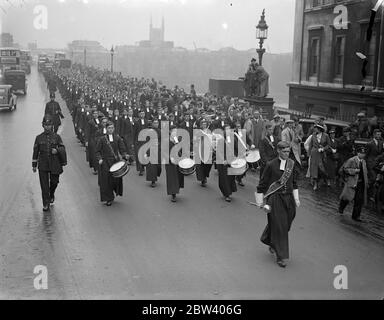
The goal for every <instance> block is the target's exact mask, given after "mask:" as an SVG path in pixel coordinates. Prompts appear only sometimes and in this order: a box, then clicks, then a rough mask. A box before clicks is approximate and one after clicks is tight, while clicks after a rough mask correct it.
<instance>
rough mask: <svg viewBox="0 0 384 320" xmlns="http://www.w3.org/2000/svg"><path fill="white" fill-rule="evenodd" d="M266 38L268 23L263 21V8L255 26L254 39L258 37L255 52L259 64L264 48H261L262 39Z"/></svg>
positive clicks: (261, 60)
mask: <svg viewBox="0 0 384 320" xmlns="http://www.w3.org/2000/svg"><path fill="white" fill-rule="evenodd" d="M267 38H268V25H267V23H266V22H265V9H264V10H263V14H262V15H261V18H260V21H259V24H258V25H257V26H256V39H259V40H260V41H259V48H258V49H256V52H257V54H258V55H259V64H260V65H262V62H263V54H264V53H265V48H263V43H264V40H266V39H267Z"/></svg>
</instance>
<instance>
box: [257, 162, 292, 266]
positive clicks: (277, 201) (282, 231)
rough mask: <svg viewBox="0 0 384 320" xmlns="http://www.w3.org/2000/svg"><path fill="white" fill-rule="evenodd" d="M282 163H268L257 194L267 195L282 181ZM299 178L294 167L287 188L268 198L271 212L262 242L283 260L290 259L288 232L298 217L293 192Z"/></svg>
mask: <svg viewBox="0 0 384 320" xmlns="http://www.w3.org/2000/svg"><path fill="white" fill-rule="evenodd" d="M280 163H281V160H280V159H279V158H275V159H273V160H272V161H269V162H268V163H267V165H266V167H265V170H264V173H263V175H262V177H261V180H260V182H259V185H258V187H257V192H259V193H263V194H265V193H266V192H267V191H268V188H269V186H270V185H271V184H272V183H273V182H275V181H277V180H279V179H280V177H281V176H282V174H283V172H284V171H282V170H280ZM297 176H298V171H297V167H296V166H294V170H293V172H292V174H291V176H290V177H289V179H288V181H287V183H286V184H285V187H283V188H282V189H280V190H279V191H277V192H275V193H273V194H272V195H270V196H269V197H268V198H267V204H268V205H269V206H270V207H271V211H270V212H269V213H268V224H267V226H266V228H265V229H264V232H263V234H262V236H261V239H260V240H261V242H263V243H264V244H266V245H268V246H270V247H272V248H273V249H275V251H276V253H277V256H278V257H279V258H281V259H288V258H289V242H288V232H289V230H290V229H291V225H292V222H293V220H294V218H295V216H296V204H295V200H294V198H293V190H294V189H297Z"/></svg>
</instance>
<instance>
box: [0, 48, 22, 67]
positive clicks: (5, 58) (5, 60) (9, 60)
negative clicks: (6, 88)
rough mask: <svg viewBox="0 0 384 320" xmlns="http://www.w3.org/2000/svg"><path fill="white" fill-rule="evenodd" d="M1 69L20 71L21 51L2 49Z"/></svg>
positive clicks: (0, 57)
mask: <svg viewBox="0 0 384 320" xmlns="http://www.w3.org/2000/svg"><path fill="white" fill-rule="evenodd" d="M0 67H1V70H2V71H4V70H5V69H20V49H17V48H0Z"/></svg>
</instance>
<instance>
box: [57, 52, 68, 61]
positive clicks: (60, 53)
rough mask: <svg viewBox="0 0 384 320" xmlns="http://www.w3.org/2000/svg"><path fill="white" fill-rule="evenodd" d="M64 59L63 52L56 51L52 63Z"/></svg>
mask: <svg viewBox="0 0 384 320" xmlns="http://www.w3.org/2000/svg"><path fill="white" fill-rule="evenodd" d="M65 58H66V57H65V52H62V51H56V52H55V56H54V61H55V62H56V61H58V60H64V59H65Z"/></svg>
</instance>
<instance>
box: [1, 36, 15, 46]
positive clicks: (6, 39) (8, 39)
mask: <svg viewBox="0 0 384 320" xmlns="http://www.w3.org/2000/svg"><path fill="white" fill-rule="evenodd" d="M0 43H1V46H2V47H13V46H14V43H13V36H12V35H11V34H10V33H2V34H1V36H0Z"/></svg>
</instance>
